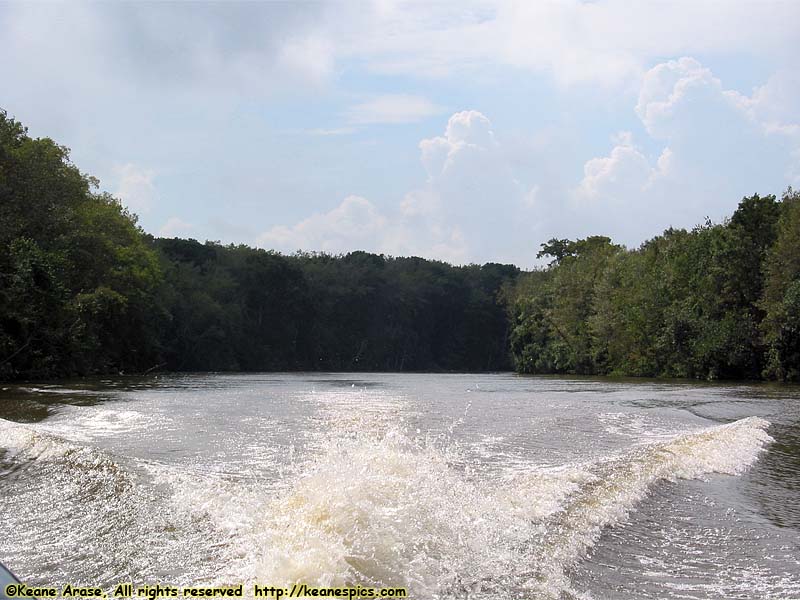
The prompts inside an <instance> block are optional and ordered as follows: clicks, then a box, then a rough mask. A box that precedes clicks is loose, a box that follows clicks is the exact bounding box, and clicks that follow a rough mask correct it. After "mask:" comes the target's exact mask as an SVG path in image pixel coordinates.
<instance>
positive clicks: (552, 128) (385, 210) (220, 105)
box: [0, 0, 800, 268]
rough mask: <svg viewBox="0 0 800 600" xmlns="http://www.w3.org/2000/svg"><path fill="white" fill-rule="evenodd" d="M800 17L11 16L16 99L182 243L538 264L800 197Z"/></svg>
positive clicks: (517, 12)
mask: <svg viewBox="0 0 800 600" xmlns="http://www.w3.org/2000/svg"><path fill="white" fill-rule="evenodd" d="M799 23H800V2H797V1H783V2H770V1H768V0H760V1H758V2H735V1H732V0H731V1H722V0H715V1H705V0H694V1H691V2H629V1H614V0H611V1H603V0H598V1H594V2H577V1H570V0H564V1H563V2H544V1H542V2H535V1H525V2H470V1H464V0H461V1H457V2H456V1H453V2H433V3H431V2H414V3H404V2H394V1H387V0H376V1H367V0H363V1H362V0H359V1H355V0H353V1H349V2H329V3H319V2H317V3H303V2H287V3H280V2H268V3H267V2H265V3H257V2H247V3H237V2H221V3H202V4H200V3H197V4H196V3H189V2H180V3H167V2H159V3H152V4H148V3H143V2H137V3H79V2H70V3H47V2H24V3H23V2H0V108H2V109H4V110H6V111H7V113H8V114H9V115H10V116H13V117H14V118H16V119H18V120H20V121H22V122H23V123H24V124H25V125H26V126H27V127H28V129H29V133H30V134H31V135H32V136H34V137H39V136H42V137H50V138H53V139H54V140H56V141H57V142H58V143H60V144H63V145H65V146H67V147H69V148H70V149H71V156H72V160H73V162H74V163H75V164H76V165H77V166H78V167H79V168H80V169H81V170H82V171H83V172H85V173H88V174H90V175H93V176H95V177H97V178H98V179H99V180H100V188H101V190H104V191H108V192H111V193H112V194H114V195H115V196H116V197H117V198H119V199H120V200H121V202H123V204H125V205H126V206H127V207H128V208H129V209H130V210H131V211H132V212H134V213H136V214H137V215H138V216H139V223H140V225H141V226H142V227H143V228H144V230H145V231H147V232H149V233H152V234H153V235H159V236H166V237H175V236H177V237H191V238H195V239H198V240H201V241H204V240H217V241H220V242H222V243H226V244H227V243H235V244H248V245H251V246H258V247H262V248H266V249H275V250H279V251H281V252H284V253H291V252H294V251H296V250H306V251H325V252H329V253H340V252H349V251H353V250H367V251H371V252H377V253H384V254H388V255H394V256H409V255H415V256H423V257H426V258H435V259H441V260H446V261H448V262H452V263H454V264H467V263H484V262H512V263H515V264H517V265H520V266H522V267H525V268H529V267H533V266H536V265H537V264H538V261H537V259H536V252H537V251H538V249H539V245H540V244H541V243H543V242H545V241H547V240H548V239H550V238H553V237H557V238H570V239H575V238H579V237H585V236H587V235H607V236H609V237H611V238H612V239H613V240H614V241H615V242H617V243H621V244H625V245H626V246H628V247H630V248H635V247H638V246H639V245H640V244H641V243H642V242H644V241H645V240H647V239H649V238H652V237H653V236H655V235H658V234H659V233H661V232H662V231H663V230H664V229H666V228H668V227H686V228H691V227H693V226H694V225H696V224H699V223H704V222H705V221H706V219H711V220H712V221H713V222H722V221H723V220H724V219H725V217H727V216H730V214H731V213H732V212H733V211H734V210H735V208H736V205H737V204H738V202H739V201H740V200H741V198H742V197H744V196H750V195H752V194H754V193H759V194H761V195H765V194H776V195H780V194H781V193H782V192H783V191H784V190H785V189H786V188H787V187H788V186H794V187H800V100H798V98H800V36H798V35H797V25H798V24H799Z"/></svg>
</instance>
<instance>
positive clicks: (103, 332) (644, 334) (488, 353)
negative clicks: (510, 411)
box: [0, 111, 800, 380]
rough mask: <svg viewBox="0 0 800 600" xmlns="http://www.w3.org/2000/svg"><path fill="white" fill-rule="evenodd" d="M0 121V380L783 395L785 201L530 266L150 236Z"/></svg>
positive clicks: (797, 273)
mask: <svg viewBox="0 0 800 600" xmlns="http://www.w3.org/2000/svg"><path fill="white" fill-rule="evenodd" d="M96 187H97V185H96V181H95V180H93V179H92V178H90V177H88V176H86V175H84V174H82V173H81V172H80V171H79V170H78V169H77V168H76V167H75V166H74V165H73V164H72V163H70V161H69V156H68V150H67V149H66V148H64V147H62V146H59V145H57V144H56V143H54V142H53V141H52V140H50V139H47V138H44V139H31V138H30V137H29V136H28V135H27V132H26V130H25V129H24V127H23V126H22V125H21V124H19V123H18V122H16V121H15V120H13V119H11V118H9V117H7V116H6V114H5V113H4V112H2V111H0V379H33V378H56V377H67V376H74V375H91V374H103V373H117V372H124V373H130V374H133V373H145V372H148V371H152V370H156V369H163V370H184V371H222V370H244V371H257V370H265V371H272V370H346V371H357V370H361V371H414V370H418V371H488V370H504V369H510V368H512V367H514V368H516V369H517V370H518V371H520V372H524V373H579V374H581V373H583V374H615V375H616V374H619V375H640V376H665V377H700V378H754V379H755V378H762V377H763V378H769V379H778V380H792V379H793V380H797V379H798V378H800V194H797V193H795V192H792V191H791V190H789V191H788V192H787V193H786V194H785V195H784V197H783V198H782V200H780V201H778V200H776V198H775V197H773V196H767V197H763V198H762V197H759V196H753V197H751V198H745V199H744V200H743V201H742V202H741V204H740V205H739V208H738V209H737V211H736V212H735V213H734V215H733V216H732V217H731V219H730V220H729V221H728V222H726V223H724V224H717V225H714V224H711V223H706V224H705V225H704V226H701V227H697V228H695V229H694V230H693V231H691V232H687V231H684V230H672V229H670V230H668V231H666V232H665V233H664V234H663V235H661V236H659V237H657V238H655V239H653V240H650V241H648V242H647V243H645V244H644V245H643V246H642V247H641V248H640V249H638V250H633V251H629V250H626V249H624V248H622V247H620V246H617V245H614V244H612V243H611V240H609V239H608V238H605V237H589V238H586V239H584V240H577V241H570V240H558V239H553V240H550V241H549V242H548V243H546V244H543V245H542V251H541V252H540V253H539V256H540V257H549V258H550V259H552V260H551V262H550V265H549V267H548V268H546V269H539V270H534V271H531V272H527V273H522V274H521V273H520V271H519V269H518V268H517V267H514V266H513V265H501V264H493V263H489V264H486V265H483V266H478V265H469V266H464V267H455V266H451V265H448V264H446V263H442V262H438V261H430V260H424V259H421V258H392V257H386V256H380V255H375V254H369V253H366V252H352V253H349V254H346V255H341V256H330V255H326V254H297V255H292V256H284V255H281V254H278V253H275V252H270V251H265V250H260V249H254V248H249V247H247V246H241V245H240V246H233V245H229V246H224V245H221V244H219V243H214V242H206V243H200V242H197V241H195V240H181V239H155V238H153V237H151V236H149V235H147V234H146V233H144V232H143V231H142V230H141V228H139V227H138V226H137V224H136V217H135V216H134V215H132V214H130V213H129V212H128V211H127V210H126V209H125V208H124V207H123V206H122V205H121V204H120V203H119V202H118V201H117V200H116V199H114V198H113V197H112V196H110V195H108V194H104V193H97V192H96V191H95V190H96Z"/></svg>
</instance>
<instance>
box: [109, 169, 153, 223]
mask: <svg viewBox="0 0 800 600" xmlns="http://www.w3.org/2000/svg"><path fill="white" fill-rule="evenodd" d="M114 174H115V176H116V179H117V184H116V188H115V191H114V196H116V197H117V198H119V199H120V200H121V201H122V203H123V204H124V205H125V206H127V207H128V208H129V209H131V210H132V211H133V212H135V213H148V212H150V210H151V209H152V207H153V202H154V201H155V197H156V189H155V186H154V185H153V179H154V177H155V172H154V171H152V170H150V169H144V168H142V167H139V166H137V165H135V164H133V163H128V164H125V165H121V166H117V167H115V168H114Z"/></svg>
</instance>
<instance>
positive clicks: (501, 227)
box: [259, 110, 535, 263]
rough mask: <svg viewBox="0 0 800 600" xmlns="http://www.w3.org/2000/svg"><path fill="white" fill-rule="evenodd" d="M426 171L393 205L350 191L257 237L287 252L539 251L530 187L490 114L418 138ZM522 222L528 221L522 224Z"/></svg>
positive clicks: (466, 114) (498, 256)
mask: <svg viewBox="0 0 800 600" xmlns="http://www.w3.org/2000/svg"><path fill="white" fill-rule="evenodd" d="M419 150H420V160H421V163H422V165H423V167H424V168H425V170H426V172H427V174H428V178H427V181H426V183H425V185H424V186H423V187H420V188H416V189H412V190H410V191H409V192H407V193H406V194H405V195H404V196H403V198H402V200H401V202H400V203H399V204H398V205H397V206H394V207H391V208H389V209H387V210H380V209H378V208H377V207H376V206H375V205H374V204H373V203H372V202H370V201H369V200H367V199H365V198H362V197H359V196H349V197H347V198H345V199H344V201H343V202H342V203H341V204H340V205H339V206H337V207H336V208H334V209H332V210H331V211H329V212H327V213H317V214H314V215H312V216H310V217H308V218H306V219H304V220H302V221H300V222H298V223H296V224H295V225H291V226H286V225H278V226H275V227H273V228H271V229H270V230H269V231H267V232H266V233H264V234H263V235H262V236H261V237H260V238H259V244H260V245H262V246H267V247H272V248H276V249H279V250H283V251H288V252H291V251H294V250H296V249H300V248H303V249H316V250H324V251H328V252H344V251H349V250H354V249H364V250H371V251H374V252H383V253H386V254H394V255H418V256H426V257H430V258H440V259H445V260H449V261H452V262H455V263H466V262H470V261H475V262H480V261H483V260H505V261H512V260H520V259H522V260H523V262H529V261H527V260H525V256H526V255H530V256H532V255H533V254H535V252H533V251H532V248H531V247H530V242H529V240H528V238H527V234H528V233H529V229H527V228H526V227H525V223H524V221H522V220H521V219H519V211H520V209H521V208H524V207H525V206H527V204H526V203H529V202H530V194H531V193H535V192H532V190H534V189H535V187H534V188H532V187H530V186H529V187H527V188H525V187H524V186H522V185H521V184H520V183H519V182H518V181H516V179H515V178H514V176H513V173H512V170H511V168H510V166H509V165H508V164H507V163H506V161H505V158H504V154H503V152H502V148H501V144H500V143H499V142H498V141H497V140H496V139H495V135H494V132H493V131H492V126H491V123H490V121H489V119H488V118H487V117H486V116H485V115H483V114H482V113H480V112H479V111H475V110H467V111H462V112H458V113H455V114H453V115H452V116H451V117H450V118H449V119H448V122H447V125H446V127H445V130H444V133H443V135H441V136H434V137H432V138H425V139H423V140H421V141H420V143H419ZM521 225H522V226H521Z"/></svg>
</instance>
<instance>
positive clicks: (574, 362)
mask: <svg viewBox="0 0 800 600" xmlns="http://www.w3.org/2000/svg"><path fill="white" fill-rule="evenodd" d="M539 257H540V258H542V257H546V258H549V259H550V264H549V267H548V268H546V269H543V270H538V271H533V272H531V273H526V274H523V275H522V276H521V277H520V278H519V279H518V282H517V284H516V286H515V288H514V290H513V293H512V294H511V295H510V297H509V309H510V312H511V315H512V319H513V330H512V334H511V348H512V354H513V358H514V364H515V367H516V369H517V370H518V371H520V372H523V373H578V374H593V375H608V374H611V375H633V376H650V377H692V378H704V379H733V378H737V379H738V378H748V379H758V378H767V379H775V380H794V381H797V380H798V379H800V194H799V193H797V192H793V191H792V190H791V189H789V190H788V191H787V192H786V193H785V194H784V195H783V198H782V199H781V200H780V201H779V200H777V199H776V198H775V197H774V196H765V197H761V196H758V195H754V196H752V197H750V198H744V199H743V200H742V201H741V203H740V204H739V206H738V208H737V209H736V211H735V212H734V213H733V216H732V217H731V218H730V219H729V220H727V221H726V222H725V223H721V224H713V223H711V222H707V223H706V224H704V225H702V226H698V227H695V228H694V229H693V230H692V231H685V230H682V229H678V230H676V229H668V230H667V231H665V232H664V233H663V234H662V235H660V236H658V237H655V238H653V239H652V240H649V241H647V242H645V243H644V244H643V245H642V246H641V247H640V248H638V249H636V250H626V249H625V248H622V247H620V246H617V245H615V244H613V243H612V241H611V240H610V239H609V238H607V237H602V236H594V237H588V238H586V239H583V240H577V241H570V240H563V239H552V240H550V241H549V242H548V243H546V244H542V250H541V252H540V253H539Z"/></svg>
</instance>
